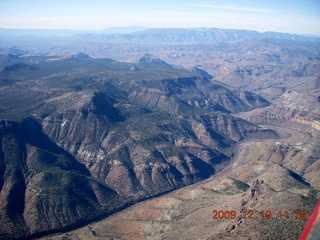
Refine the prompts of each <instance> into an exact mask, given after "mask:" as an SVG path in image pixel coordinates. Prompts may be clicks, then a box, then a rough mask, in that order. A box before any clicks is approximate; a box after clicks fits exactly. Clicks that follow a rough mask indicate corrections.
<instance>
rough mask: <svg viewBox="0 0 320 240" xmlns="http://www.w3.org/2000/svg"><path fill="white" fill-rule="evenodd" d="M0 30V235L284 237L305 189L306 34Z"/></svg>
mask: <svg viewBox="0 0 320 240" xmlns="http://www.w3.org/2000/svg"><path fill="white" fill-rule="evenodd" d="M55 34H57V32H55ZM0 40H1V41H0V43H1V45H0V46H1V48H0V93H1V94H0V119H1V121H0V139H1V141H0V147H1V148H0V226H1V230H0V238H1V239H21V238H22V239H28V238H29V239H38V238H40V239H52V240H53V239H55V240H58V239H59V240H60V239H110V240H111V239H128V240H129V239H136V240H138V239H199V240H200V239H203V240H205V239H206V240H210V239H248V240H249V239H252V240H254V239H298V238H299V236H300V234H301V233H302V231H303V229H304V227H305V225H306V223H307V221H308V219H309V217H310V214H311V212H312V211H313V208H314V207H315V205H316V204H317V202H318V200H319V197H320V101H319V97H320V90H319V89H320V40H319V38H317V37H305V36H300V35H294V34H283V33H275V32H266V33H261V32H256V31H244V30H223V29H213V28H194V29H174V30H172V29H147V30H143V31H138V32H133V33H126V34H93V33H84V34H78V35H71V36H56V37H52V36H51V37H45V36H41V35H28V36H25V35H24V32H23V31H22V32H21V31H20V32H19V30H16V32H14V34H13V32H8V30H7V31H6V30H5V29H2V30H1V31H0ZM219 214H220V215H219ZM271 215H272V216H271Z"/></svg>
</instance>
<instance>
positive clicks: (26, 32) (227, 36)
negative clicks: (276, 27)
mask: <svg viewBox="0 0 320 240" xmlns="http://www.w3.org/2000/svg"><path fill="white" fill-rule="evenodd" d="M24 36H29V37H30V36H36V37H71V36H74V37H76V38H78V39H82V40H89V41H92V40H105V41H108V42H117V43H142V42H150V43H151V42H152V43H208V42H212V41H232V40H241V39H252V38H254V39H267V38H270V39H290V40H302V41H310V40H315V39H314V38H317V37H316V36H312V37H311V36H302V35H297V34H289V33H279V32H258V31H252V30H233V29H218V28H150V29H148V28H145V27H139V26H138V27H119V28H116V27H115V28H107V29H104V30H100V31H94V30H66V29H61V30H57V29H4V28H2V29H0V37H1V38H4V39H7V38H16V37H24Z"/></svg>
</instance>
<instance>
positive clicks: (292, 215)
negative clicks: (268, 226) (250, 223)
mask: <svg viewBox="0 0 320 240" xmlns="http://www.w3.org/2000/svg"><path fill="white" fill-rule="evenodd" d="M212 213H213V216H212V219H236V218H238V217H241V218H243V219H249V220H251V219H272V218H279V219H308V218H309V214H308V212H307V211H306V210H299V209H297V210H295V211H289V210H285V211H282V210H280V211H278V212H275V213H274V212H272V211H271V210H262V211H260V212H258V213H257V212H255V211H253V210H251V209H250V210H243V211H242V212H241V213H240V214H238V213H237V212H236V211H235V210H213V212H212Z"/></svg>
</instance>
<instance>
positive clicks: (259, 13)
mask: <svg viewBox="0 0 320 240" xmlns="http://www.w3.org/2000/svg"><path fill="white" fill-rule="evenodd" d="M119 26H145V27H215V28H229V29H251V30H258V31H277V32H288V33H300V34H317V35H320V0H223V1H221V0H211V1H208V0H200V1H192V0H157V1H153V0H145V1H143V0H137V1H134V0H131V1H130V0H115V1H114V0H76V1H73V0H0V28H53V29H96V30H100V29H104V28H108V27H119Z"/></svg>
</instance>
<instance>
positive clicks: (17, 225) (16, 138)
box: [0, 119, 124, 239]
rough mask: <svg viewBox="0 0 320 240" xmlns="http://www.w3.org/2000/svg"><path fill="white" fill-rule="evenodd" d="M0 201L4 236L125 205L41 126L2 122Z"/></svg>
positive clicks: (84, 218) (45, 228) (83, 219)
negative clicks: (59, 145) (52, 140)
mask: <svg viewBox="0 0 320 240" xmlns="http://www.w3.org/2000/svg"><path fill="white" fill-rule="evenodd" d="M0 144H1V145H0V146H1V152H0V153H1V154H0V173H1V176H2V177H1V182H0V190H1V191H0V202H1V209H0V211H1V217H0V224H1V232H0V237H1V238H3V239H11V238H17V237H21V236H28V235H32V234H37V233H40V232H42V233H43V232H50V231H52V230H53V229H64V228H66V227H69V226H72V225H78V224H79V223H81V222H86V221H88V220H89V219H95V218H97V217H98V216H101V215H102V214H103V213H102V212H109V213H110V212H112V211H114V210H116V209H119V208H121V206H123V205H124V200H123V199H121V198H120V197H119V196H118V195H117V194H116V192H114V191H113V190H111V189H110V188H108V187H106V186H105V185H102V184H100V183H99V182H97V181H95V180H94V179H92V178H91V177H90V173H89V172H88V170H87V169H86V168H85V166H83V165H82V164H81V163H79V162H78V161H77V160H76V159H75V158H73V157H72V156H71V155H70V154H69V153H67V152H65V151H64V150H63V149H61V148H60V147H58V146H57V145H56V144H55V143H53V142H51V141H50V140H49V139H48V138H47V136H45V135H44V134H43V133H42V132H41V126H40V125H39V124H38V123H37V122H36V121H34V120H31V119H27V120H25V121H23V122H22V123H21V124H17V123H13V122H9V121H1V122H0Z"/></svg>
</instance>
